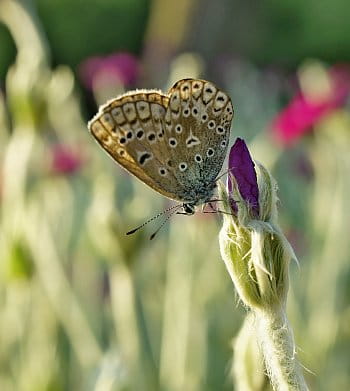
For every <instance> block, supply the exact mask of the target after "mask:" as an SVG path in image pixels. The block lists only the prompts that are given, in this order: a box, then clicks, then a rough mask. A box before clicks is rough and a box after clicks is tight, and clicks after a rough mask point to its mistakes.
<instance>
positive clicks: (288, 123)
mask: <svg viewBox="0 0 350 391" xmlns="http://www.w3.org/2000/svg"><path fill="white" fill-rule="evenodd" d="M328 77H329V81H330V91H329V93H327V94H326V95H325V96H324V97H320V99H317V100H315V99H310V98H309V97H307V96H305V94H303V92H302V91H299V92H298V93H297V94H296V96H295V97H294V98H293V99H292V101H291V102H290V103H289V105H288V106H287V107H286V108H285V109H283V110H282V111H281V112H280V113H279V114H278V115H277V117H276V118H275V119H274V120H273V123H272V130H273V133H274V136H275V137H276V139H277V140H278V141H279V142H280V143H282V144H284V145H290V144H292V143H293V142H295V141H296V140H298V139H299V138H300V137H301V136H302V135H303V134H304V133H306V132H307V131H308V130H310V129H311V128H312V126H314V125H316V124H317V123H318V122H319V121H320V120H321V119H322V118H323V117H324V116H325V115H327V114H328V113H330V112H332V111H333V110H334V109H336V108H338V107H340V106H342V105H343V104H344V103H345V102H346V99H347V98H348V96H349V94H350V69H349V68H348V67H347V66H343V65H338V66H334V67H332V68H331V69H329V71H328Z"/></svg>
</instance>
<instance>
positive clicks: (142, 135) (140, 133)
mask: <svg viewBox="0 0 350 391" xmlns="http://www.w3.org/2000/svg"><path fill="white" fill-rule="evenodd" d="M144 135H145V132H144V131H143V130H142V129H140V130H138V131H137V133H136V137H137V138H138V139H139V140H142V139H143V137H144Z"/></svg>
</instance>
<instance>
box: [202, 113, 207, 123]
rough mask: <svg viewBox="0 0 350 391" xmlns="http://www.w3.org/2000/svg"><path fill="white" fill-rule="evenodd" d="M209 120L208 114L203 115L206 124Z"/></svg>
mask: <svg viewBox="0 0 350 391" xmlns="http://www.w3.org/2000/svg"><path fill="white" fill-rule="evenodd" d="M207 119H208V114H203V115H202V122H206V121H207Z"/></svg>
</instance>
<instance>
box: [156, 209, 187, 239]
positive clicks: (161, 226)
mask: <svg viewBox="0 0 350 391" xmlns="http://www.w3.org/2000/svg"><path fill="white" fill-rule="evenodd" d="M176 206H177V207H178V208H182V205H176ZM176 212H177V210H174V211H172V212H171V213H170V214H169V215H168V216H167V217H166V218H165V220H164V221H163V222H162V224H161V225H160V226H159V227H158V228H157V230H156V231H155V232H153V234H152V235H151V236H150V237H149V240H152V239H154V237H155V236H156V235H157V233H158V232H159V231H160V230H161V229H162V228H163V227H164V224H165V223H166V222H167V221H168V220H169V219H170V217H171V216H173V215H174V214H175V213H176Z"/></svg>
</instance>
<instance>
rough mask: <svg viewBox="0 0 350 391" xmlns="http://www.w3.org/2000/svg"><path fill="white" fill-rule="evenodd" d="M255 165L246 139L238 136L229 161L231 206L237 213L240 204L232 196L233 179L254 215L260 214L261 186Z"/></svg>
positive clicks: (228, 179)
mask: <svg viewBox="0 0 350 391" xmlns="http://www.w3.org/2000/svg"><path fill="white" fill-rule="evenodd" d="M254 167H255V164H254V162H253V159H252V158H251V156H250V153H249V150H248V147H247V145H246V143H245V142H244V140H242V139H240V138H237V140H236V142H235V143H234V145H233V146H232V148H231V150H230V155H229V161H228V169H229V175H228V178H227V190H228V193H229V195H230V200H231V207H232V210H233V212H234V213H235V214H237V212H238V208H239V204H238V203H237V202H236V201H235V200H234V199H233V197H232V194H233V184H232V179H233V180H235V182H236V184H237V189H238V191H239V193H240V195H241V197H242V199H243V200H244V201H245V202H246V203H247V204H248V206H249V209H250V210H251V211H252V213H253V215H254V217H258V216H259V188H258V181H257V177H256V172H255V168H254ZM230 174H231V175H232V176H233V178H232V177H231V175H230Z"/></svg>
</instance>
